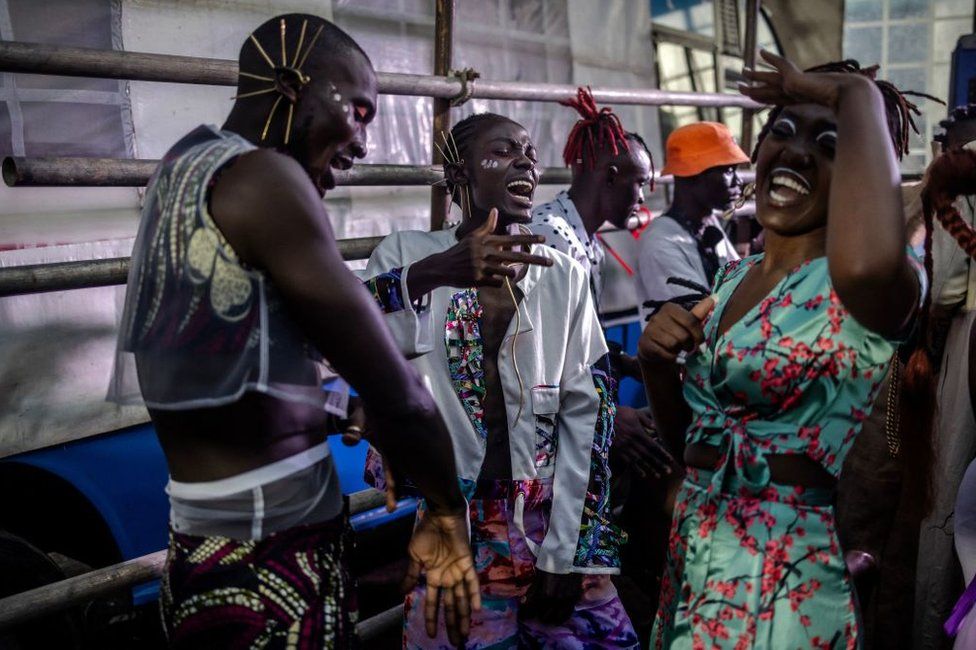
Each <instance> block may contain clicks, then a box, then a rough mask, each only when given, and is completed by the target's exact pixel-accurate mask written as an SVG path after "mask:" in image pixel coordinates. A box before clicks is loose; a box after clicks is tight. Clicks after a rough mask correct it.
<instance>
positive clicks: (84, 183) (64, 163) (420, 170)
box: [2, 156, 673, 187]
mask: <svg viewBox="0 0 976 650" xmlns="http://www.w3.org/2000/svg"><path fill="white" fill-rule="evenodd" d="M158 164H159V161H158V160H145V159H142V160H132V159H126V158H78V157H40V158H28V157H21V156H9V157H7V158H4V159H3V165H2V171H3V180H4V182H5V183H6V184H7V185H9V186H10V187H64V186H73V187H144V186H145V185H146V184H147V183H148V182H149V177H150V176H152V174H153V172H154V171H156V166H157V165H158ZM334 173H335V178H336V184H337V185H345V186H359V187H364V186H387V185H431V184H433V183H436V182H438V181H440V180H442V179H443V178H444V172H443V171H442V168H441V167H440V165H367V164H357V165H355V166H354V167H352V168H351V169H347V170H344V171H341V170H335V172H334ZM570 180H571V178H570V171H569V169H566V168H562V167H550V168H547V169H545V170H543V172H542V175H541V177H540V180H539V182H540V183H543V184H550V185H559V184H568V183H569V182H570ZM661 182H663V183H671V182H673V180H672V178H671V177H670V176H666V177H664V178H663V179H662V180H661Z"/></svg>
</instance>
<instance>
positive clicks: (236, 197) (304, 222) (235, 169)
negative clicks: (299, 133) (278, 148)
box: [210, 149, 331, 261]
mask: <svg viewBox="0 0 976 650" xmlns="http://www.w3.org/2000/svg"><path fill="white" fill-rule="evenodd" d="M210 207H211V213H212V215H213V218H214V221H215V222H216V223H217V226H218V227H219V228H220V229H221V231H223V233H224V236H225V237H227V239H228V241H230V243H231V246H232V247H233V248H234V249H235V250H236V251H237V253H238V255H240V257H241V258H242V259H244V260H245V261H257V260H258V259H260V258H262V257H263V255H262V254H261V251H259V250H258V248H259V247H262V246H264V244H265V243H266V242H267V241H268V240H269V239H274V240H289V239H294V238H301V237H314V236H315V235H317V234H321V231H322V230H323V229H327V228H326V226H327V219H326V217H325V207H324V206H323V204H322V199H321V197H320V196H319V194H318V192H317V191H316V189H315V186H314V185H313V184H312V181H311V180H310V179H309V178H308V175H307V174H306V173H305V170H304V169H302V167H301V165H299V164H298V162H296V161H295V160H294V159H292V158H290V157H288V156H285V155H283V154H280V153H278V152H275V151H271V150H269V149H256V150H254V151H249V152H248V153H245V154H242V155H241V156H239V157H238V158H237V159H236V160H235V161H234V162H233V163H232V164H231V165H229V166H228V167H227V168H226V169H225V170H223V172H222V173H221V174H220V175H219V177H218V178H217V180H216V183H215V185H214V188H213V191H212V193H211V200H210ZM329 232H331V231H329ZM290 233H292V234H294V237H292V236H291V234H290Z"/></svg>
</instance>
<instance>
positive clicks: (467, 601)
mask: <svg viewBox="0 0 976 650" xmlns="http://www.w3.org/2000/svg"><path fill="white" fill-rule="evenodd" d="M407 553H408V554H409V556H410V566H409V567H408V568H407V577H406V578H405V580H404V583H403V588H404V591H410V590H411V589H413V588H414V587H415V586H416V585H417V582H418V580H419V579H420V572H421V570H423V571H424V572H425V574H426V576H425V577H426V580H427V593H426V595H425V598H424V621H425V623H426V627H427V635H428V636H430V637H431V638H433V637H435V636H437V609H438V605H439V602H440V600H441V598H440V597H441V596H442V597H443V600H444V624H445V627H446V628H447V636H448V638H449V639H450V640H451V643H452V644H454V645H457V644H459V643H461V642H462V641H463V640H464V639H465V638H467V636H468V632H469V630H470V629H471V612H472V611H478V610H480V609H481V594H480V592H479V590H478V574H477V573H476V572H475V570H474V560H473V559H472V558H471V546H470V543H469V540H468V522H467V515H466V514H465V513H461V514H457V515H436V514H433V513H431V512H425V513H424V515H423V517H422V518H421V519H420V523H418V524H417V528H416V529H415V530H414V532H413V537H412V538H411V540H410V544H409V546H408V547H407Z"/></svg>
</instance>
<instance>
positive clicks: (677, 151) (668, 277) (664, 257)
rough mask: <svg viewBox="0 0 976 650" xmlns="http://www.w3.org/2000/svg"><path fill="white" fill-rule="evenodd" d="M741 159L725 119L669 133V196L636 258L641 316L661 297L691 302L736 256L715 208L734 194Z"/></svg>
mask: <svg viewBox="0 0 976 650" xmlns="http://www.w3.org/2000/svg"><path fill="white" fill-rule="evenodd" d="M746 162H749V156H747V155H746V154H745V152H744V151H742V149H740V148H739V145H737V144H736V143H735V140H734V139H733V138H732V133H731V132H730V131H729V129H728V127H726V126H725V125H724V124H719V123H717V122H696V123H694V124H688V125H686V126H682V127H680V128H678V129H676V130H675V131H673V132H672V133H671V135H670V136H669V137H668V141H667V146H666V150H665V166H664V169H662V170H661V174H662V175H663V174H671V175H673V176H674V200H673V201H672V203H671V206H670V207H669V208H668V209H667V210H666V211H665V212H664V214H662V215H661V216H659V217H658V218H656V219H654V220H653V221H652V222H651V224H650V226H648V228H647V230H646V231H645V232H644V234H643V236H642V237H641V248H640V252H639V255H638V259H637V271H638V282H637V296H638V299H639V300H640V302H641V316H642V317H643V319H644V320H646V319H647V317H648V316H649V315H650V314H651V313H653V312H654V311H656V309H657V308H658V307H660V305H662V304H663V303H665V302H669V301H677V302H679V303H684V302H688V303H690V304H691V305H694V304H695V303H696V302H698V301H699V300H701V299H702V298H704V297H705V296H707V295H708V294H709V293H710V287H711V285H712V280H713V279H714V278H715V273H716V272H718V270H719V269H720V268H721V267H722V266H724V265H725V264H726V263H728V262H730V261H732V260H736V259H738V258H739V256H738V255H737V254H736V252H735V248H734V247H733V245H732V242H731V241H730V240H729V238H728V237H727V236H726V234H725V231H724V230H723V229H722V227H721V224H720V222H719V220H718V219H717V218H716V217H715V215H714V212H715V211H717V210H727V209H728V208H730V207H731V206H732V204H733V203H734V202H735V200H736V199H737V198H738V197H739V195H740V192H741V189H740V188H741V183H740V181H739V177H738V175H737V174H736V171H735V168H736V165H739V164H741V163H746Z"/></svg>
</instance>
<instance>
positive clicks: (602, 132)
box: [559, 86, 630, 169]
mask: <svg viewBox="0 0 976 650" xmlns="http://www.w3.org/2000/svg"><path fill="white" fill-rule="evenodd" d="M559 103H560V104H562V105H563V106H570V107H572V108H575V109H576V112H577V113H579V115H580V119H579V120H577V121H576V124H574V125H573V129H572V130H571V131H570V132H569V137H568V138H567V139H566V147H565V148H564V149H563V161H564V162H565V163H566V166H567V167H569V166H572V165H573V164H577V163H581V162H582V161H583V158H584V155H583V154H584V153H586V154H587V155H588V156H589V162H590V169H593V168H594V167H595V166H596V152H597V149H605V148H609V149H610V150H611V151H613V155H615V156H616V155H617V154H618V153H620V147H623V150H624V151H630V146H629V145H628V143H627V133H626V131H624V127H623V125H622V124H621V123H620V118H619V117H617V115H616V113H614V112H613V109H612V108H610V107H609V106H604V107H603V108H598V107H597V105H596V100H595V99H593V92H592V91H591V90H590V87H589V86H587V87H586V88H583V87H582V86H581V87H580V88H578V89H577V90H576V97H573V98H570V99H564V100H561V101H560V102H559Z"/></svg>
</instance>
